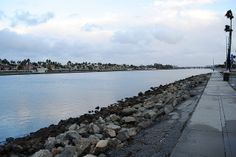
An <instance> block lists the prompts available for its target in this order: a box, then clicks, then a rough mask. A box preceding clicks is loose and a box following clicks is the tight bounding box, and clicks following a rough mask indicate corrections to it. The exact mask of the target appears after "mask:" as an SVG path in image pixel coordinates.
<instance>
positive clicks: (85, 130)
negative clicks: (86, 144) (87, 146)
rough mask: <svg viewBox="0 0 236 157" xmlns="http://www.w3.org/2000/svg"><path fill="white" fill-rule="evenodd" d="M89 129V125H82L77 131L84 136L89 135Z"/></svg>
mask: <svg viewBox="0 0 236 157" xmlns="http://www.w3.org/2000/svg"><path fill="white" fill-rule="evenodd" d="M88 131H89V128H88V126H83V127H80V128H79V129H78V130H77V132H78V133H79V134H80V135H82V136H87V135H88Z"/></svg>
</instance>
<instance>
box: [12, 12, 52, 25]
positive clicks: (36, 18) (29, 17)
mask: <svg viewBox="0 0 236 157" xmlns="http://www.w3.org/2000/svg"><path fill="white" fill-rule="evenodd" d="M53 17H54V14H53V13H51V12H47V13H45V14H42V15H34V14H31V13H30V12H28V11H16V13H15V16H14V18H13V20H12V26H13V27H14V26H16V25H18V24H25V25H30V26H34V25H38V24H42V23H45V22H47V21H48V20H50V19H52V18H53Z"/></svg>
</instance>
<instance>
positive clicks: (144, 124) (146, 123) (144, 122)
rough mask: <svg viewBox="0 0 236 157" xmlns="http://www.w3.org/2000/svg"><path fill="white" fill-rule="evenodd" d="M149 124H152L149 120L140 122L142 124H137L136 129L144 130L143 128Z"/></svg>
mask: <svg viewBox="0 0 236 157" xmlns="http://www.w3.org/2000/svg"><path fill="white" fill-rule="evenodd" d="M151 124H152V121H151V120H146V121H142V122H140V123H138V127H140V128H142V129H144V128H147V127H149V126H150V125H151Z"/></svg>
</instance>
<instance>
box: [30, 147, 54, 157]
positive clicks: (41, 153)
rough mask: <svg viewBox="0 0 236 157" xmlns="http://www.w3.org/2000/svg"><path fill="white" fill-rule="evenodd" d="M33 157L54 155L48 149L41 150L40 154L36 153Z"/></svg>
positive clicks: (50, 156)
mask: <svg viewBox="0 0 236 157" xmlns="http://www.w3.org/2000/svg"><path fill="white" fill-rule="evenodd" d="M32 157H52V154H51V152H49V150H47V149H41V150H39V151H38V152H36V153H34V154H33V155H32Z"/></svg>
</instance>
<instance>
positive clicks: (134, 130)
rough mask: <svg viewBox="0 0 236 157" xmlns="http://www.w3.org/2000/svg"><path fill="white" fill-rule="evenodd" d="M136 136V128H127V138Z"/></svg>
mask: <svg viewBox="0 0 236 157" xmlns="http://www.w3.org/2000/svg"><path fill="white" fill-rule="evenodd" d="M136 134H137V128H129V129H128V135H129V136H135V135H136Z"/></svg>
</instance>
